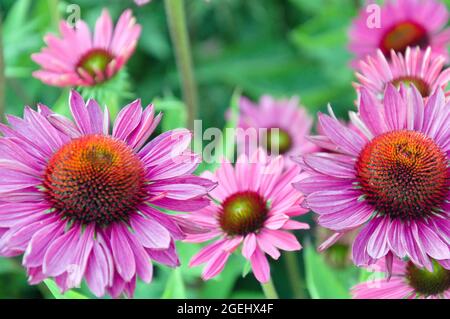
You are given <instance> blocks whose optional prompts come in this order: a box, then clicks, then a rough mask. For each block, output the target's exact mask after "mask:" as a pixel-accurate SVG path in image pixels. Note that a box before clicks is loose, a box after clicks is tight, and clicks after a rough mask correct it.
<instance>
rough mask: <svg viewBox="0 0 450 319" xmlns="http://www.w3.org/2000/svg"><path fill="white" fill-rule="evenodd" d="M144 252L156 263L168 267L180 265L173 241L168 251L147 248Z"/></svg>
mask: <svg viewBox="0 0 450 319" xmlns="http://www.w3.org/2000/svg"><path fill="white" fill-rule="evenodd" d="M146 251H147V253H148V254H149V255H150V258H151V259H153V260H154V261H156V262H158V263H161V264H164V265H167V266H169V267H177V266H179V265H180V260H179V258H178V255H177V251H176V249H175V244H174V241H173V240H172V241H171V242H170V246H169V249H165V250H161V249H148V248H147V249H146Z"/></svg>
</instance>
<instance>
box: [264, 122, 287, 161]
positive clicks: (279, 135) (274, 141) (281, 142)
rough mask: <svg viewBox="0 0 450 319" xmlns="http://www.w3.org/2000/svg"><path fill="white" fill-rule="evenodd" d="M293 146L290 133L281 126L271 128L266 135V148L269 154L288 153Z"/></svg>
mask: <svg viewBox="0 0 450 319" xmlns="http://www.w3.org/2000/svg"><path fill="white" fill-rule="evenodd" d="M291 147H292V138H291V137H290V136H289V133H288V132H287V131H285V130H283V129H280V128H270V129H269V130H268V132H267V137H266V150H267V153H268V154H277V153H278V154H281V155H282V154H286V153H287V152H288V151H289V150H290V149H291Z"/></svg>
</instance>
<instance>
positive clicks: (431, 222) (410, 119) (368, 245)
mask: <svg viewBox="0 0 450 319" xmlns="http://www.w3.org/2000/svg"><path fill="white" fill-rule="evenodd" d="M400 91H401V92H399V91H398V90H397V89H396V88H395V87H394V86H393V85H391V84H389V85H388V87H387V89H386V92H385V97H384V102H383V104H382V107H379V102H378V101H376V98H375V97H374V96H373V95H371V94H370V92H369V91H368V90H367V89H365V88H361V100H360V103H361V104H360V105H359V114H355V113H351V114H350V118H351V119H352V122H353V124H354V125H355V126H356V127H357V128H358V130H359V131H360V132H361V133H363V134H364V135H365V137H362V136H361V135H359V134H357V133H355V132H354V131H353V130H351V129H349V128H347V127H345V126H344V125H343V124H341V123H340V122H339V121H338V120H337V119H336V118H334V117H331V116H327V115H323V114H320V115H319V121H320V124H321V126H322V129H323V131H324V133H325V136H319V137H314V138H313V139H314V140H315V141H317V142H318V143H319V144H320V146H322V147H324V148H327V149H329V150H332V151H333V152H331V153H315V154H309V155H305V156H303V158H301V159H299V163H300V164H301V165H302V167H303V168H304V169H305V170H306V171H307V172H308V173H309V174H310V176H307V177H306V178H304V179H302V180H301V181H300V182H299V183H298V184H296V187H297V188H298V189H299V190H300V191H302V192H303V193H304V194H306V204H307V206H308V207H309V208H311V209H312V210H313V211H314V212H316V213H317V214H319V218H318V221H319V224H320V225H321V226H323V227H326V228H329V229H331V230H334V231H335V232H336V233H335V235H333V236H332V237H331V238H330V239H329V241H328V242H326V243H325V244H324V245H323V246H322V248H323V249H325V248H327V247H328V246H330V245H331V244H332V243H333V242H335V241H336V240H337V239H338V238H339V237H341V236H343V235H344V234H345V233H347V232H349V231H350V230H353V229H358V228H361V229H360V231H359V234H358V236H357V237H356V239H355V241H354V243H353V261H354V262H355V263H356V264H357V265H358V266H362V265H368V264H372V263H373V262H375V261H376V260H378V259H380V258H383V257H387V258H388V260H391V259H392V255H396V256H399V257H401V258H404V257H408V258H410V259H411V260H412V261H413V262H414V263H415V264H416V265H419V266H420V267H423V266H425V267H427V268H428V269H431V267H432V263H431V260H430V258H433V259H436V260H438V261H439V262H443V263H444V262H445V260H446V259H449V258H450V249H449V245H450V236H449V229H450V220H449V216H450V205H449V200H450V191H449V177H450V169H449V165H448V163H449V154H450V143H449V139H450V131H449V127H450V106H449V105H448V104H446V102H445V99H444V94H443V92H442V90H440V89H439V90H438V91H436V93H434V94H433V95H431V96H430V97H429V98H428V100H427V102H426V105H425V106H424V102H423V99H422V96H421V95H420V93H419V92H418V90H417V89H416V88H415V87H414V86H411V88H409V89H407V88H405V87H403V86H402V87H401V89H400Z"/></svg>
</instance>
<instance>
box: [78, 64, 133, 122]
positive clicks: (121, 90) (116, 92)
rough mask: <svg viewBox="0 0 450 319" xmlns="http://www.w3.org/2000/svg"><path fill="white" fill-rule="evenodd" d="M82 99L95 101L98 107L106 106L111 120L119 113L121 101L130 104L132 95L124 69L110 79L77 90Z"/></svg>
mask: <svg viewBox="0 0 450 319" xmlns="http://www.w3.org/2000/svg"><path fill="white" fill-rule="evenodd" d="M78 89H79V91H80V93H81V95H82V96H83V98H84V99H95V100H96V101H97V102H98V103H99V104H100V106H104V105H106V106H108V109H109V113H110V114H111V119H114V118H115V117H116V115H117V113H119V112H120V109H121V107H122V106H124V105H121V103H122V100H124V99H127V100H129V101H127V104H128V103H129V102H131V99H132V98H133V96H134V95H133V93H132V92H131V86H130V80H129V76H128V73H127V71H126V70H125V69H123V70H121V71H119V72H118V73H117V74H116V75H115V76H114V77H112V78H111V79H109V80H107V81H105V82H103V83H101V84H98V85H95V86H91V87H79V88H78Z"/></svg>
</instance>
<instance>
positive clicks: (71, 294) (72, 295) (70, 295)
mask: <svg viewBox="0 0 450 319" xmlns="http://www.w3.org/2000/svg"><path fill="white" fill-rule="evenodd" d="M44 283H45V285H46V286H47V287H48V290H50V292H51V294H52V295H53V297H54V298H55V299H88V298H87V297H86V296H84V295H82V294H80V293H78V292H76V291H73V290H69V291H67V292H66V293H64V294H62V293H61V292H60V291H59V288H58V286H57V285H56V283H55V282H54V281H53V280H51V279H45V280H44Z"/></svg>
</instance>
